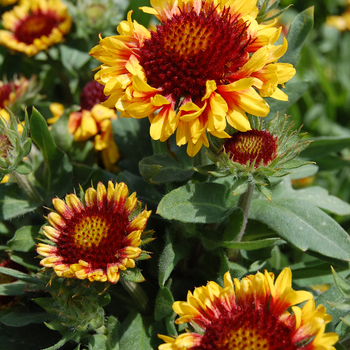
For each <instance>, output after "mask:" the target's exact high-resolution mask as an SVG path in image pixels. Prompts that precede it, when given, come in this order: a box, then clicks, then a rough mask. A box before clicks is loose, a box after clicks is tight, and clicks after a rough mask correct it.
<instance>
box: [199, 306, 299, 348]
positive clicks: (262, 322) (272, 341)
mask: <svg viewBox="0 0 350 350" xmlns="http://www.w3.org/2000/svg"><path fill="white" fill-rule="evenodd" d="M290 321H291V322H289V324H288V325H287V324H286V323H285V322H281V321H280V320H279V319H278V317H276V316H275V315H272V314H270V313H269V312H268V311H267V310H264V309H260V310H259V309H255V308H248V307H247V308H238V309H234V310H233V311H232V312H230V313H229V312H226V314H221V316H220V317H219V318H218V319H216V320H215V321H213V322H212V323H211V324H210V325H209V326H207V328H206V329H205V334H204V335H203V338H202V340H201V343H200V345H199V346H195V347H193V348H192V349H193V350H242V349H245V350H297V349H298V347H297V346H296V344H295V343H294V342H293V341H292V337H293V331H294V329H295V321H294V319H291V320H290Z"/></svg>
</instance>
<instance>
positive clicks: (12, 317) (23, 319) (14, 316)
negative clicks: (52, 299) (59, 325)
mask: <svg viewBox="0 0 350 350" xmlns="http://www.w3.org/2000/svg"><path fill="white" fill-rule="evenodd" d="M51 319H52V316H51V315H49V314H48V313H47V312H36V313H33V312H25V311H23V310H22V311H12V312H10V313H8V314H6V315H4V316H2V317H0V322H2V323H3V324H5V325H7V326H11V327H23V326H26V325H28V324H31V323H43V322H47V321H50V320H51Z"/></svg>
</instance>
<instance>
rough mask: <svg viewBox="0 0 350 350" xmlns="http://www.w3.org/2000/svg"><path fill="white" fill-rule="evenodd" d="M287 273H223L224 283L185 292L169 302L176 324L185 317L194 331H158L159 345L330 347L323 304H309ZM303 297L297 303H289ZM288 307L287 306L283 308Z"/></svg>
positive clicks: (272, 349) (283, 349)
mask: <svg viewBox="0 0 350 350" xmlns="http://www.w3.org/2000/svg"><path fill="white" fill-rule="evenodd" d="M291 285H292V273H291V270H290V269H289V268H285V269H284V270H283V271H282V272H281V274H280V275H279V276H278V278H277V280H276V282H274V274H273V273H269V272H267V271H265V273H264V274H262V273H260V272H258V273H256V274H255V275H249V276H247V277H244V278H243V279H242V280H241V281H239V280H238V279H234V281H232V279H231V276H230V273H229V272H227V273H226V274H225V275H224V288H222V287H220V286H219V285H217V284H216V283H215V282H212V281H211V282H208V284H207V286H203V287H199V288H196V289H195V290H194V293H193V294H192V293H191V292H188V295H187V301H177V302H175V303H174V304H173V309H174V311H175V312H176V313H177V314H178V315H179V316H180V317H179V318H178V319H177V320H176V321H175V322H176V323H177V324H183V323H190V324H191V325H193V326H194V328H195V329H196V330H198V331H199V333H189V332H187V333H184V334H181V335H179V336H178V337H177V338H172V337H168V336H163V335H160V336H159V337H160V338H161V339H163V340H164V341H165V342H166V343H165V344H162V345H160V346H159V349H160V350H176V349H178V350H180V349H181V350H184V349H196V350H206V349H216V350H221V349H222V350H223V349H225V350H228V349H229V350H240V349H246V350H256V349H268V350H277V349H278V350H321V349H322V350H335V348H334V347H333V345H334V344H335V343H336V342H337V340H338V335H337V334H336V333H325V325H326V324H327V323H328V322H330V321H331V319H332V317H331V316H330V315H328V314H326V309H325V307H324V306H323V305H318V306H317V307H316V308H315V302H314V300H313V298H312V294H311V293H309V292H306V291H295V290H293V289H292V287H291ZM306 300H308V301H307V302H306V303H305V305H304V306H303V307H301V308H300V307H298V306H295V305H296V304H299V303H301V302H304V301H306ZM289 308H291V309H289Z"/></svg>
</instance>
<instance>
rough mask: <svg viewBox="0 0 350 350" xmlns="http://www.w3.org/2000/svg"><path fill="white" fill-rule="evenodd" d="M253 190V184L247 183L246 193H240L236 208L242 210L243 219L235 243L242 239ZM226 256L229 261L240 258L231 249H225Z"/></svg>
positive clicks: (238, 253) (235, 251)
mask: <svg viewBox="0 0 350 350" xmlns="http://www.w3.org/2000/svg"><path fill="white" fill-rule="evenodd" d="M254 188H255V184H254V183H252V182H251V183H249V185H248V189H247V191H246V192H244V193H242V194H241V195H240V197H239V200H238V204H237V207H240V208H242V209H243V213H244V219H243V225H242V228H241V231H240V232H239V234H238V235H237V237H236V238H235V240H234V241H235V242H241V241H242V238H243V235H244V232H245V229H246V226H247V221H248V214H249V208H250V203H251V201H252V197H253V193H254ZM227 256H228V258H229V260H230V261H237V260H238V259H239V257H240V252H239V249H233V248H232V249H227Z"/></svg>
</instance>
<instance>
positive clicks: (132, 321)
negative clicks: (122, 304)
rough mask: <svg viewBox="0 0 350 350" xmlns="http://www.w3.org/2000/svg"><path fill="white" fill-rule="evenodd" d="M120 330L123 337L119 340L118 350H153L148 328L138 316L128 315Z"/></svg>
mask: <svg viewBox="0 0 350 350" xmlns="http://www.w3.org/2000/svg"><path fill="white" fill-rule="evenodd" d="M122 328H123V329H122V334H123V335H122V337H121V339H120V344H119V349H120V350H130V349H142V350H153V347H152V345H151V338H150V336H149V329H148V328H150V326H147V323H145V320H144V319H143V317H142V316H141V315H140V314H134V313H130V314H129V316H128V317H127V318H126V320H125V321H124V322H123V324H122Z"/></svg>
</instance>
